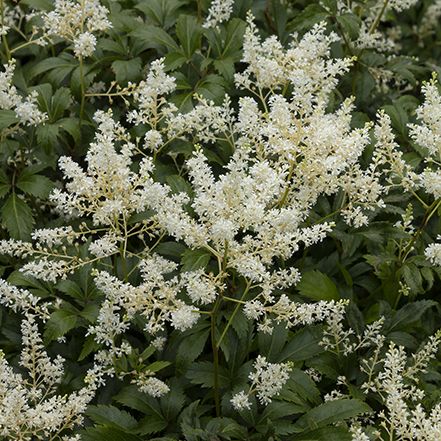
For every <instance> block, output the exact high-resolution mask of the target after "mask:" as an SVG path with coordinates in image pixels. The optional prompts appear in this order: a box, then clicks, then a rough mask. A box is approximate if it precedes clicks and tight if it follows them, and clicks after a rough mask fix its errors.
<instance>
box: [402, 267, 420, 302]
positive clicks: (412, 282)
mask: <svg viewBox="0 0 441 441" xmlns="http://www.w3.org/2000/svg"><path fill="white" fill-rule="evenodd" d="M398 273H399V275H401V276H402V277H403V279H404V282H405V283H406V285H407V286H408V287H409V288H410V292H411V294H413V295H416V294H420V293H422V292H423V291H424V289H423V278H422V276H421V272H420V270H419V268H418V267H417V266H416V265H414V264H413V263H409V262H408V263H406V264H405V265H404V266H402V267H401V268H400V270H399V271H398Z"/></svg>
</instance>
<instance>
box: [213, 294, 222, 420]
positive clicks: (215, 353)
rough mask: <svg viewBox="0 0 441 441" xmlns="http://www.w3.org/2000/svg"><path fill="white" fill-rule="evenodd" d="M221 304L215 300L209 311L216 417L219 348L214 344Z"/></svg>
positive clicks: (218, 407) (217, 412) (218, 398)
mask: <svg viewBox="0 0 441 441" xmlns="http://www.w3.org/2000/svg"><path fill="white" fill-rule="evenodd" d="M221 303H222V297H221V296H219V297H218V298H217V300H216V303H215V305H214V308H213V310H212V311H211V348H212V351H213V377H214V381H213V383H214V390H213V394H214V404H215V407H216V417H220V416H221V407H220V385H219V346H217V344H216V319H217V312H218V310H219V307H220V305H221Z"/></svg>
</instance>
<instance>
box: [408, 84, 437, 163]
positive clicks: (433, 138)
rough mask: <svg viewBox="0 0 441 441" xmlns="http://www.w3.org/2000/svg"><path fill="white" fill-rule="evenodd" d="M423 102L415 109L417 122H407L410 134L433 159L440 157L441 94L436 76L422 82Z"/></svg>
mask: <svg viewBox="0 0 441 441" xmlns="http://www.w3.org/2000/svg"><path fill="white" fill-rule="evenodd" d="M421 91H422V93H423V95H424V103H423V104H422V105H421V106H419V107H418V108H417V110H416V114H417V118H418V120H419V121H420V122H419V124H409V128H410V136H411V137H412V138H413V140H414V141H415V142H416V143H417V144H419V145H420V146H422V147H425V148H426V149H427V150H428V152H429V155H430V156H431V158H432V159H433V160H435V161H440V159H441V94H440V92H439V90H438V82H437V81H436V77H433V78H432V79H431V80H430V81H428V82H426V83H424V85H423V87H422V88H421Z"/></svg>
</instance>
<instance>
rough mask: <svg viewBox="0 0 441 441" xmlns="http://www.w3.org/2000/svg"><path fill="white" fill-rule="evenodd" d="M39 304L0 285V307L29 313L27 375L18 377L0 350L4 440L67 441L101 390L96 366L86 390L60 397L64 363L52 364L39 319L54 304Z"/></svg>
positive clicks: (25, 322) (23, 359)
mask: <svg viewBox="0 0 441 441" xmlns="http://www.w3.org/2000/svg"><path fill="white" fill-rule="evenodd" d="M38 301H39V299H38V298H37V297H35V296H33V295H32V294H31V293H29V292H28V291H26V290H19V289H18V288H16V287H13V286H10V285H8V284H7V283H6V282H4V281H2V282H1V289H0V303H2V304H6V305H8V306H11V307H12V309H13V310H14V311H18V310H22V311H23V312H24V318H23V319H22V322H21V334H22V346H23V347H22V351H21V355H20V366H21V367H22V368H23V369H24V370H25V373H23V374H21V373H18V372H17V370H16V369H15V367H13V366H11V364H9V363H8V361H7V360H6V358H5V355H4V353H3V352H2V351H0V435H1V436H2V437H6V438H7V439H10V440H23V441H31V440H32V439H36V438H37V439H52V440H61V439H63V440H64V439H68V438H67V436H68V435H67V434H68V432H69V431H70V430H71V429H73V428H74V427H76V426H78V425H81V423H82V422H83V413H84V412H85V410H86V408H87V406H88V404H89V403H90V401H91V400H92V399H93V398H94V396H95V392H96V390H97V388H98V386H99V381H98V379H99V378H100V370H101V369H100V366H98V365H95V366H94V367H93V368H92V369H91V370H89V372H88V376H87V378H86V384H85V386H84V387H82V388H81V389H79V390H78V391H75V392H72V393H70V394H69V395H66V394H64V395H60V394H58V393H57V389H58V386H59V384H60V382H61V380H62V378H63V375H64V370H63V364H64V360H63V359H62V358H61V357H60V356H57V357H56V358H55V359H54V360H51V359H50V358H49V356H48V354H47V352H46V351H45V347H44V344H43V340H42V338H41V335H40V332H39V326H38V321H37V319H38V318H40V319H42V320H46V319H47V318H48V309H47V308H48V306H49V304H45V305H39V304H38ZM73 439H74V438H73Z"/></svg>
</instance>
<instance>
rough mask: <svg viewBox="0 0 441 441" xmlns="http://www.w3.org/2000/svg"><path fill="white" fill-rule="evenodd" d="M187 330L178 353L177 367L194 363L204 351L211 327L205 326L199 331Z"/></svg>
mask: <svg viewBox="0 0 441 441" xmlns="http://www.w3.org/2000/svg"><path fill="white" fill-rule="evenodd" d="M191 331H192V330H189V331H186V333H185V335H183V336H182V337H183V338H182V341H181V343H180V345H179V349H178V352H177V354H176V367H177V368H181V367H184V366H187V365H188V364H190V363H192V362H193V361H194V360H196V358H197V357H198V356H199V355H200V354H201V353H202V351H203V349H204V346H205V343H206V342H207V340H208V337H209V335H210V329H209V328H208V327H205V328H203V329H200V330H198V332H191Z"/></svg>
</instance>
